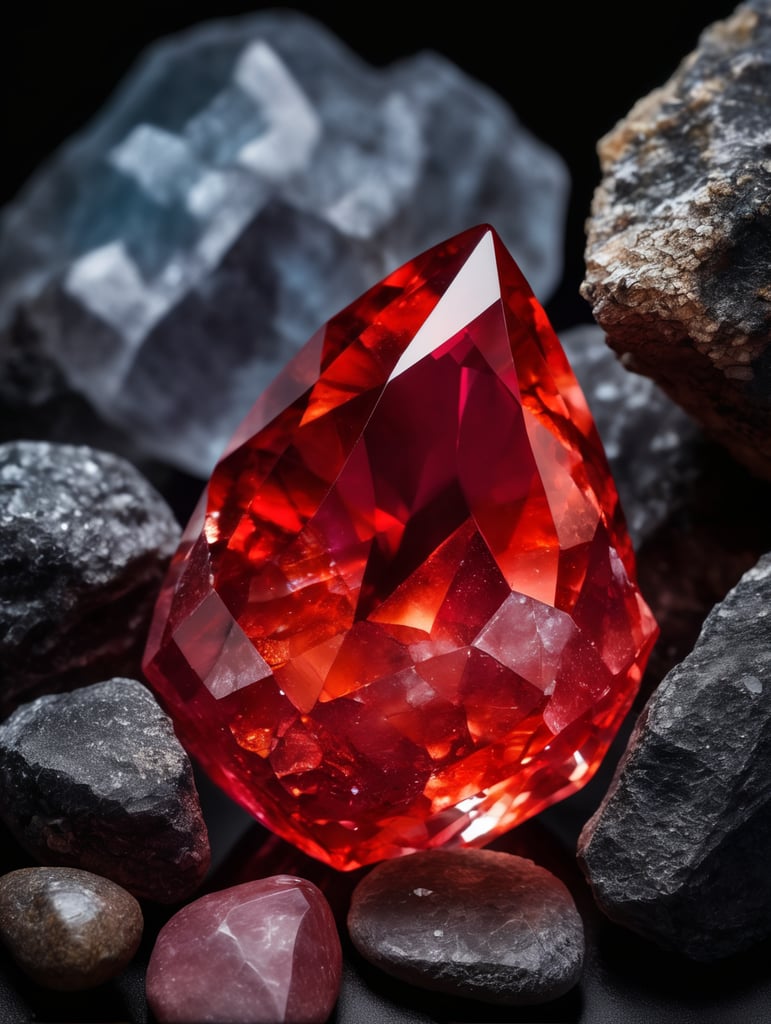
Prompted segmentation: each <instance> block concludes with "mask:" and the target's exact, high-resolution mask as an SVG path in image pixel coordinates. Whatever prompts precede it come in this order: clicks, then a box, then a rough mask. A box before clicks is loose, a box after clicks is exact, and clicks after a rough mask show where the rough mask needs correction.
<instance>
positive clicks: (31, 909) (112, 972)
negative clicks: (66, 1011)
mask: <svg viewBox="0 0 771 1024" xmlns="http://www.w3.org/2000/svg"><path fill="white" fill-rule="evenodd" d="M143 928H144V918H143V916H142V910H141V907H140V906H139V903H138V902H137V901H136V899H134V897H133V896H132V895H131V893H129V892H127V891H126V890H125V889H124V888H122V887H121V886H119V885H116V884H115V882H111V881H110V880H109V879H107V878H102V877H100V876H99V875H94V874H92V873H91V872H90V871H79V870H78V869H77V868H45V867H37V868H20V869H19V870H18V871H12V872H10V873H9V874H7V875H3V876H2V877H0V941H2V942H3V944H4V945H5V947H6V948H7V949H8V951H9V952H10V954H11V955H12V957H13V958H14V960H15V961H16V963H17V964H18V965H19V967H20V968H21V969H22V970H23V971H24V973H25V974H27V975H29V977H30V978H32V980H33V981H35V982H36V983H37V984H38V985H43V986H45V987H46V988H52V989H57V990H59V991H63V992H73V991H79V990H81V989H90V988H95V987H96V986H97V985H101V984H103V983H104V982H106V981H109V980H110V978H114V977H115V976H116V975H118V974H120V973H121V971H123V970H124V969H125V968H126V967H127V966H128V964H129V963H130V962H131V960H132V958H133V957H134V954H135V953H136V951H137V949H138V947H139V943H140V940H141V938H142V930H143Z"/></svg>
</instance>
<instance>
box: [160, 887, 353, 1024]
mask: <svg viewBox="0 0 771 1024" xmlns="http://www.w3.org/2000/svg"><path fill="white" fill-rule="evenodd" d="M341 976H342V948H341V944H340V937H339V935H338V931H337V926H336V924H335V919H334V917H333V915H332V911H331V909H330V907H329V904H328V903H327V900H326V898H325V897H324V895H323V893H322V892H321V891H320V890H319V889H318V888H317V887H316V886H315V885H314V884H313V883H312V882H309V881H307V880H306V879H304V878H296V877H293V876H291V875H276V876H273V877H270V878H260V879H257V880H256V881H251V882H245V883H243V884H242V885H236V886H232V887H230V888H228V889H223V890H221V891H219V892H213V893H208V894H207V895H206V896H201V897H199V899H197V900H194V901H193V902H192V903H189V904H188V905H187V906H185V907H183V908H182V909H181V910H178V911H177V913H176V914H175V915H174V916H173V917H172V918H171V919H170V920H169V921H168V922H167V923H166V924H165V925H164V926H163V928H162V929H161V931H160V933H159V935H158V938H157V940H156V942H155V945H154V947H153V951H152V954H151V956H150V962H149V964H148V967H147V979H146V991H147V1000H148V1003H149V1004H150V1008H151V1010H152V1012H153V1015H154V1019H155V1020H157V1021H158V1022H159V1024H171V1022H178V1024H190V1022H192V1021H195V1022H196V1024H223V1022H225V1021H226V1022H227V1024H284V1022H285V1024H325V1022H326V1021H327V1020H328V1019H329V1016H330V1014H331V1013H332V1010H333V1009H334V1005H335V1002H336V1001H337V998H338V994H339V991H340V981H341Z"/></svg>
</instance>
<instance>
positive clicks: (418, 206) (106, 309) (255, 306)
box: [0, 9, 569, 476]
mask: <svg viewBox="0 0 771 1024" xmlns="http://www.w3.org/2000/svg"><path fill="white" fill-rule="evenodd" d="M568 191H569V177H568V173H567V170H566V168H565V166H564V164H563V162H562V160H561V158H560V157H559V156H558V155H557V154H556V153H555V152H553V151H552V150H551V149H550V148H549V147H547V146H546V145H544V144H543V143H541V142H540V141H539V140H537V139H536V138H535V137H533V135H532V134H531V133H529V132H528V131H527V130H526V129H525V128H524V127H523V125H522V124H520V123H519V121H518V119H517V118H516V116H515V114H514V113H513V111H512V110H511V109H510V108H509V107H508V106H507V105H506V104H505V103H504V101H503V100H502V99H501V98H500V97H499V96H498V95H497V94H495V93H494V92H492V91H491V90H489V89H488V88H487V87H486V86H484V85H483V84H482V83H480V82H478V81H476V80H474V79H472V78H471V77H469V76H468V75H467V74H466V73H464V72H463V71H462V70H461V69H460V68H459V67H457V66H455V65H454V64H452V63H450V62H448V61H447V60H446V59H444V58H443V57H441V56H439V55H438V54H436V53H431V52H423V53H419V54H417V55H415V56H413V57H410V58H408V59H405V60H402V61H399V62H396V63H394V64H392V65H390V66H388V67H385V68H382V69H378V68H375V67H372V66H369V65H367V64H365V63H364V62H363V61H362V60H361V59H360V58H359V57H358V56H356V55H355V54H353V53H352V52H350V51H349V50H348V49H347V48H346V46H345V45H344V44H343V43H342V41H341V40H339V39H337V38H336V37H334V36H333V35H331V34H330V33H329V32H328V30H326V29H325V28H324V27H323V26H322V25H321V24H320V23H317V22H316V21H314V20H313V19H311V18H309V17H308V16H306V15H303V14H301V13H300V12H297V11H292V10H290V9H276V10H269V11H263V12H259V13H257V14H253V15H248V16H244V17H240V18H232V19H225V20H222V21H219V22H212V23H204V24H202V25H200V26H197V27H194V28H193V29H189V30H187V31H186V32H184V33H180V34H178V35H176V36H173V37H171V38H169V39H167V40H163V41H161V42H159V43H156V44H155V46H153V47H152V48H151V49H150V50H149V51H148V52H147V53H146V54H144V55H143V56H142V57H141V59H140V60H139V62H138V64H137V66H136V68H135V69H134V70H133V72H131V73H130V74H129V75H128V77H127V78H126V79H125V80H124V82H123V83H122V84H121V85H120V87H119V89H118V91H117V93H116V94H115V95H114V96H113V97H112V99H111V100H110V101H109V102H108V103H107V105H106V106H105V108H104V109H103V111H102V112H100V114H99V115H98V116H97V117H96V118H95V119H94V120H93V122H92V123H91V124H89V125H87V126H86V127H85V128H84V129H83V130H82V132H81V133H80V134H79V135H77V136H76V137H74V138H72V139H71V140H69V141H68V142H67V143H66V144H65V145H64V146H62V147H61V148H60V150H59V151H58V152H56V153H55V154H54V155H53V156H52V157H51V158H50V160H49V161H48V162H47V163H46V164H45V165H44V166H43V167H41V168H40V170H39V171H38V172H37V173H36V174H35V175H34V176H33V178H32V179H31V180H30V181H29V182H28V184H27V185H26V187H25V188H24V189H22V191H21V192H20V194H19V195H18V197H17V198H16V199H15V200H14V201H13V202H12V203H11V204H10V205H9V206H7V207H6V208H5V209H4V210H3V211H2V212H1V213H0V282H2V284H0V370H2V369H3V367H6V368H8V367H9V366H10V367H12V368H13V366H14V361H16V362H17V363H18V361H19V360H22V361H23V360H24V359H27V360H30V361H36V363H41V361H42V362H43V363H46V362H47V363H48V364H52V365H53V367H55V369H56V373H53V374H51V375H50V376H51V379H52V380H59V381H60V382H61V381H62V379H63V381H64V382H65V384H66V387H68V388H70V389H72V390H73V391H75V392H77V393H79V394H80V395H82V396H84V397H85V398H86V399H87V400H88V402H89V403H90V404H91V405H92V406H93V407H94V408H95V409H96V410H97V411H98V413H99V414H100V415H101V416H102V417H103V419H104V420H105V421H107V422H108V423H109V424H110V425H111V426H112V427H117V428H118V429H119V430H120V431H122V432H123V433H124V434H125V435H126V437H127V438H129V439H130V440H131V442H132V443H133V444H134V445H136V446H138V448H139V450H141V451H144V452H146V453H148V454H150V455H152V456H154V457H156V458H159V459H161V460H163V461H166V462H168V463H169V464H171V465H174V466H177V467H179V468H182V469H184V470H187V471H189V472H192V473H194V474H196V475H201V476H206V475H208V473H209V472H210V470H211V468H212V466H213V464H214V462H215V461H216V459H217V457H218V456H219V454H220V452H221V450H222V448H223V447H224V445H225V443H226V441H227V439H228V438H229V436H230V434H231V433H232V431H233V429H234V428H235V427H236V425H237V424H238V422H239V420H240V419H241V417H242V416H243V415H244V413H245V412H246V411H247V410H248V409H249V407H250V406H251V405H252V403H253V401H254V400H255V398H256V397H257V395H258V394H259V393H260V392H261V391H262V389H263V388H264V387H265V386H266V384H267V383H268V382H269V381H270V380H271V379H272V377H273V376H274V375H275V374H276V372H277V371H278V370H279V369H280V368H281V367H282V366H283V365H284V364H285V363H286V361H287V360H288V359H289V358H290V356H291V355H292V354H293V353H294V352H295V351H296V350H297V349H298V348H299V347H300V346H301V345H302V344H304V342H305V341H306V340H307V339H308V338H309V337H310V335H311V334H312V333H313V332H314V331H315V330H316V329H317V328H318V327H319V326H320V325H321V324H323V323H324V322H325V321H326V320H327V319H329V318H330V317H331V316H332V315H334V314H335V313H336V312H337V311H338V310H339V309H341V308H342V307H343V306H344V305H346V304H347V303H348V302H350V301H352V300H353V299H354V298H356V297H357V296H358V295H359V294H360V293H361V292H362V291H363V290H364V289H365V288H367V287H368V286H370V285H372V284H374V283H376V282H377V281H378V280H380V279H381V278H382V277H383V276H384V275H385V274H386V273H388V272H389V271H390V270H392V269H394V268H395V267H396V266H398V265H400V264H401V263H403V262H404V261H405V260H407V259H410V258H411V257H413V256H415V255H417V254H418V253H419V252H421V251H423V250H424V249H427V248H429V247H430V246H432V245H434V244H436V243H438V242H440V241H442V240H443V239H444V238H447V237H449V236H450V235H452V234H454V233H456V232H458V231H461V230H463V229H464V228H466V227H470V226H472V225H473V224H476V223H481V222H489V223H492V224H494V226H495V227H496V228H497V230H498V232H499V233H500V234H501V236H502V238H503V240H504V242H505V243H506V245H507V246H508V247H509V249H510V251H511V252H512V253H513V254H514V256H515V257H516V259H517V260H518V262H519V264H520V266H521V267H522V269H523V271H524V273H525V275H526V277H527V278H528V280H529V281H530V284H531V285H532V287H533V289H534V291H535V292H536V294H537V296H538V297H539V298H540V299H541V301H542V302H545V301H546V300H547V299H548V298H549V296H550V295H551V294H552V292H553V290H554V289H555V288H556V285H557V283H558V282H559V279H560V276H561V272H562V245H563V229H564V220H565V214H566V206H567V197H568ZM20 325H23V332H22V327H21V326H20ZM22 337H23V340H20V339H22ZM23 376H24V375H23V373H22V374H19V373H18V372H12V373H6V374H2V373H0V377H5V378H7V379H8V380H12V381H17V380H18V379H19V378H20V377H23ZM44 376H45V375H44ZM60 386H61V385H60ZM8 387H10V385H3V384H2V383H0V396H3V394H5V396H6V397H7V395H8ZM4 389H5V390H4ZM37 391H38V393H37V394H36V398H37V399H38V400H39V399H40V398H41V394H40V386H38V388H37ZM12 397H13V400H14V401H16V402H18V401H19V400H20V397H19V394H18V387H17V389H16V392H15V393H14V394H13V395H12ZM42 397H45V395H42ZM22 399H23V396H22Z"/></svg>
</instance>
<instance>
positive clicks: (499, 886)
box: [348, 849, 584, 1006]
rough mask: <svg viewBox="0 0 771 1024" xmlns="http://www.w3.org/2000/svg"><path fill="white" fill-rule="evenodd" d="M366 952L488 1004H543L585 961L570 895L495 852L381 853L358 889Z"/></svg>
mask: <svg viewBox="0 0 771 1024" xmlns="http://www.w3.org/2000/svg"><path fill="white" fill-rule="evenodd" d="M348 931H349V934H350V937H351V941H352V942H353V944H354V946H355V947H356V949H357V950H358V951H359V952H360V953H361V955H362V956H363V957H364V958H365V959H367V960H368V961H370V962H371V963H373V964H374V965H375V966H376V967H378V968H380V969H381V970H383V971H385V972H386V973H388V974H390V975H392V976H394V977H396V978H399V979H401V980H402V981H407V982H410V983H411V984H413V985H417V986H419V987H421V988H425V989H430V990H432V991H437V992H444V993H449V994H451V995H456V996H462V997H466V998H470V999H476V1000H480V1001H482V1002H487V1003H496V1004H499V1005H506V1006H513V1005H520V1004H522V1005H525V1004H531V1003H532V1004H535V1003H543V1002H547V1001H549V1000H552V999H556V998H558V997H559V996H561V995H563V994H564V993H566V992H567V991H569V989H571V988H572V987H573V986H574V985H575V984H576V983H577V982H578V980H579V978H580V976H581V972H582V969H583V958H584V929H583V922H582V920H581V917H580V915H579V913H578V910H577V909H576V906H575V903H574V901H573V897H572V896H571V894H570V892H569V891H568V889H567V888H566V887H565V885H564V884H563V883H562V882H561V881H560V880H559V879H558V878H557V877H556V876H555V875H553V874H551V872H549V871H547V870H546V869H545V868H542V867H539V866H538V865H537V864H535V863H534V862H533V861H531V860H528V859H526V858H523V857H516V856H514V855H512V854H509V853H501V852H498V851H493V850H474V849H453V850H430V851H425V852H422V853H414V854H409V855H408V856H406V857H397V858H395V859H394V860H389V861H382V862H381V863H380V864H378V865H377V866H376V867H374V868H373V869H372V870H371V871H370V872H369V873H368V874H367V875H365V876H364V878H363V879H362V881H361V882H359V883H358V884H357V886H356V888H355V889H354V891H353V895H352V898H351V906H350V910H349V913H348Z"/></svg>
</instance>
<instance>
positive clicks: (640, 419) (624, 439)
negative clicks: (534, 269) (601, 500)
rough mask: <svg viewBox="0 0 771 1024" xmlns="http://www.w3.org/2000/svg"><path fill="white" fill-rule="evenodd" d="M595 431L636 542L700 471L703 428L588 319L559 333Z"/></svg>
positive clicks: (665, 514) (672, 506)
mask: <svg viewBox="0 0 771 1024" xmlns="http://www.w3.org/2000/svg"><path fill="white" fill-rule="evenodd" d="M560 341H561V342H562V347H563V348H564V349H565V354H566V355H567V357H568V359H569V360H570V363H571V365H572V367H573V370H574V371H575V374H576V377H577V378H578V382H579V384H580V385H581V387H582V388H583V391H584V394H585V395H586V399H587V402H588V403H589V408H590V409H591V411H592V415H593V416H594V421H595V423H596V424H597V429H598V430H599V432H600V437H601V438H602V443H603V446H604V448H605V454H606V455H607V456H608V461H609V462H610V468H611V470H612V473H613V479H614V480H615V482H616V487H617V488H618V493H619V498H620V499H621V506H622V508H623V510H624V514H625V516H626V521H627V526H628V527H629V533H630V536H631V538H632V541H633V543H634V545H635V547H636V548H638V547H639V546H640V545H641V544H642V543H643V542H644V541H645V540H647V539H648V538H649V537H650V536H652V535H653V534H654V533H655V531H656V529H657V528H658V527H660V526H661V525H662V523H663V522H664V521H665V520H666V519H667V518H668V517H669V516H671V515H672V513H673V511H674V510H675V509H676V508H677V507H678V506H679V505H681V504H682V503H683V501H684V500H685V496H686V495H687V493H688V491H689V489H690V488H691V487H692V486H693V483H694V481H695V479H696V478H697V477H698V475H699V473H700V471H701V463H702V456H703V451H702V448H703V444H702V432H701V430H700V429H699V427H698V425H697V423H696V421H695V420H694V419H693V418H692V417H691V416H688V415H687V414H686V413H685V412H684V411H683V409H682V408H681V407H680V406H679V405H678V404H677V403H676V402H673V401H672V400H671V399H670V398H669V397H668V396H667V395H666V394H665V392H664V391H662V390H661V388H660V387H659V386H658V385H657V384H656V383H655V382H654V381H653V380H651V378H650V377H645V376H643V375H642V374H639V373H633V372H630V371H629V369H627V367H626V366H625V365H624V362H623V360H621V359H620V358H619V357H618V356H617V355H616V353H615V352H614V351H613V350H612V349H611V348H610V346H609V345H608V344H607V341H606V338H605V333H604V332H603V331H602V329H601V328H600V327H598V326H597V325H595V324H582V325H579V326H577V327H573V328H570V329H569V330H566V331H563V332H562V333H561V334H560Z"/></svg>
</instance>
